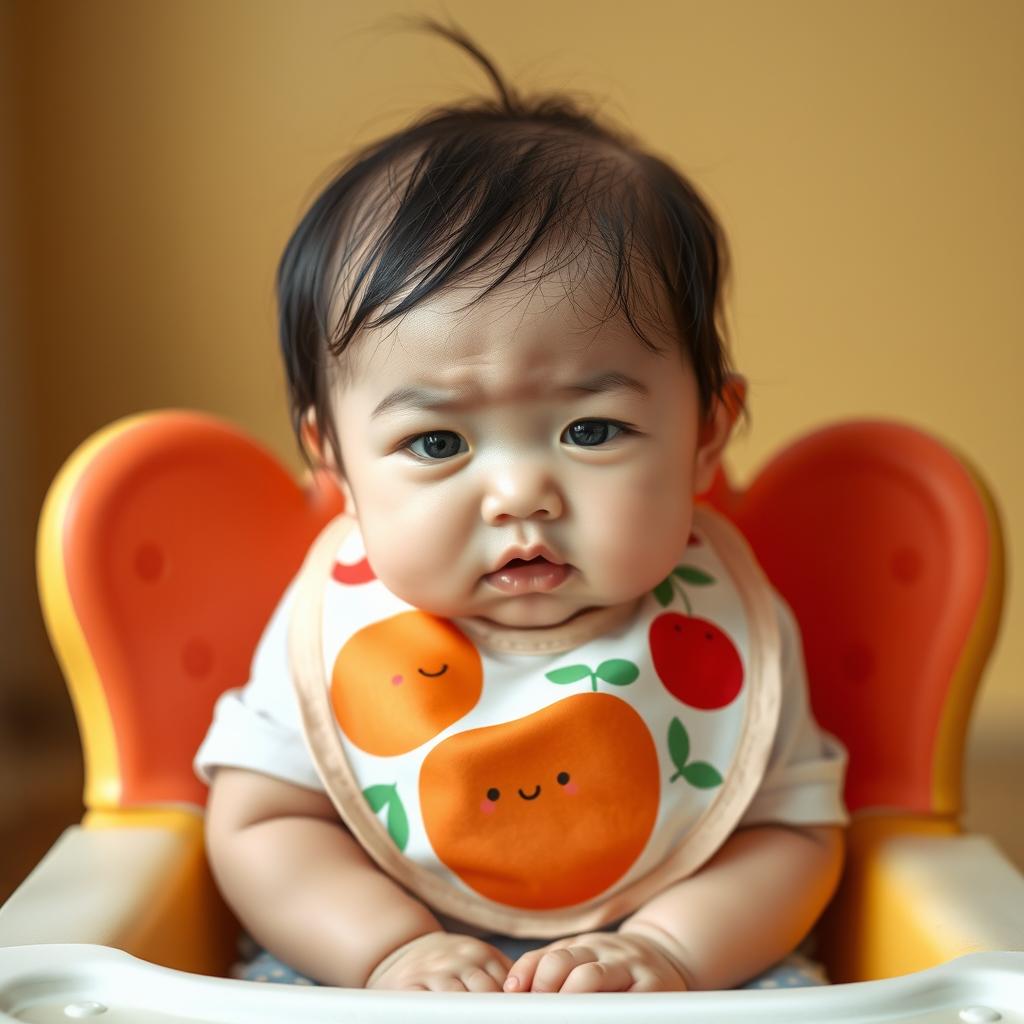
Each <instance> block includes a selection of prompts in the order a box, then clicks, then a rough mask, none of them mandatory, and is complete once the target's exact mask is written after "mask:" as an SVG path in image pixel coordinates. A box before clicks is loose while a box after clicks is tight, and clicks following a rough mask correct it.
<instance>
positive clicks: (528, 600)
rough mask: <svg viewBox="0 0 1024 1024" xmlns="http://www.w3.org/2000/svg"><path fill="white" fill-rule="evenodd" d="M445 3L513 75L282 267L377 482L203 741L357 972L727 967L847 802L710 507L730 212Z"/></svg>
mask: <svg viewBox="0 0 1024 1024" xmlns="http://www.w3.org/2000/svg"><path fill="white" fill-rule="evenodd" d="M435 28H436V26H435ZM437 30H438V31H440V32H442V33H443V34H445V35H447V36H448V37H449V38H450V39H451V40H453V41H454V42H456V43H457V44H459V45H460V46H462V47H463V48H464V49H466V50H467V51H468V52H470V53H471V54H472V55H473V56H474V57H475V58H476V59H477V60H478V61H480V63H481V64H482V65H483V67H484V68H485V70H486V71H487V72H488V73H489V74H490V75H491V77H492V78H493V80H494V82H495V83H496V86H497V89H498V93H499V99H498V100H497V101H495V102H490V103H486V102H485V103H478V104H475V105H471V106H464V107H461V108H457V109H448V110H441V111H436V112H433V113H431V114H429V115H428V116H426V117H425V118H424V119H422V120H420V121H419V122H417V123H416V124H414V125H413V126H412V127H410V128H408V129H406V130H404V131H402V132H399V133H397V134H395V135H393V136H390V137H388V138H386V139H384V140H382V141H380V142H378V143H376V144H374V145H372V146H370V147H368V148H367V149H365V150H364V151H363V152H361V153H360V154H358V156H357V157H356V158H355V159H354V160H353V161H351V162H350V163H349V165H348V166H347V168H346V169H345V170H344V171H343V172H342V173H340V174H339V176H338V177H337V178H335V180H334V181H333V182H332V183H331V184H330V185H329V186H328V187H327V188H326V189H325V190H324V191H323V192H322V194H321V195H320V196H319V197H318V198H317V200H316V201H315V202H314V204H313V206H312V208H311V209H310V210H309V212H308V213H307V214H306V216H305V217H304V219H303V220H302V222H301V223H300V225H299V227H298V229H297V230H296V232H295V234H294V235H293V237H292V239H291V240H290V242H289V244H288V247H287V250H286V252H285V254H284V257H283V260H282V263H281V267H280V271H279V277H278V287H279V300H280V323H281V342H282V348H283V353H284V359H285V365H286V369H287V374H288V381H289V387H290V390H291V404H292V411H293V418H294V424H295V428H296V431H297V433H298V435H299V437H300V439H301V441H302V443H303V447H304V450H305V451H306V453H307V454H308V455H309V457H310V459H311V461H313V462H314V463H315V464H316V465H318V466H322V467H325V468H326V469H327V470H329V471H330V472H331V473H332V474H333V475H334V477H335V479H336V480H337V482H338V484H339V486H340V487H341V489H342V492H343V494H344V495H345V501H346V506H345V515H344V516H343V517H341V518H340V519H339V520H337V521H335V522H334V523H332V524H331V525H330V526H329V527H328V528H327V530H326V531H325V533H324V534H323V535H322V536H321V538H320V539H319V540H318V541H317V543H316V544H315V545H314V547H313V549H312V551H311V553H310V556H309V558H308V560H307V563H306V565H305V566H304V567H303V570H302V571H301V572H300V574H299V577H298V578H297V580H296V582H295V584H293V586H292V587H291V588H289V590H288V592H287V593H286V594H285V596H284V598H283V599H282V601H281V604H280V606H279V607H278V609H277V611H276V612H275V614H274V616H273V618H272V620H271V622H270V625H269V626H268V628H267V631H266V633H265V635H264V638H263V640H262V641H261V644H260V647H259V649H258V651H257V654H256V658H255V661H254V666H253V673H252V679H251V680H250V682H249V684H248V685H247V686H246V687H245V688H244V689H243V690H237V691H230V692H229V693H227V694H225V695H224V696H223V697H222V698H221V700H220V701H219V703H218V706H217V710H216V714H215V720H214V723H213V725H212V726H211V729H210V732H209V733H208V735H207V737H206V740H205V741H204V743H203V746H202V747H201V749H200V751H199V753H198V754H197V757H196V769H197V771H198V772H199V774H200V775H201V777H203V778H204V779H205V780H206V781H208V782H209V784H210V798H209V804H208V809H207V847H208V854H209V861H210V864H211V867H212V870H213V872H214V875H215V878H216V880H217V882H218V884H219V886H220V888H221V890H222V892H223V895H224V897H225V899H226V900H227V902H228V903H229V905H230V906H231V907H232V908H233V909H234V911H235V912H236V914H237V916H238V918H239V919H240V921H241V922H242V923H243V925H244V926H245V927H246V928H247V930H248V931H249V932H250V934H251V935H252V936H253V937H254V938H255V939H256V940H257V941H258V942H260V943H261V944H263V945H264V946H265V947H266V948H267V950H269V951H270V952H271V953H273V954H274V955H275V956H276V957H278V958H280V960H282V961H283V962H285V963H287V964H289V965H291V966H292V967H293V968H295V969H296V970H298V971H300V972H302V973H303V974H305V975H307V976H308V977H310V978H313V979H316V980H317V981H319V982H321V983H325V984H332V985H342V986H357V987H361V986H365V987H369V988H387V989H419V990H430V991H470V992H498V991H505V992H519V993H523V992H596V991H654V990H684V989H714V988H728V987H733V986H736V985H738V984H741V983H742V982H744V981H746V980H748V979H750V978H751V977H753V976H754V975H757V974H758V973H759V972H762V971H764V970H765V969H766V968H768V967H769V966H771V965H772V964H774V963H776V962H778V961H779V960H780V959H781V958H783V957H784V956H785V955H786V954H787V953H789V952H790V951H792V950H793V949H794V948H795V947H796V945H797V944H798V943H799V942H800V940H801V939H802V938H803V937H804V936H805V935H806V934H807V932H808V931H809V929H810V928H811V926H812V925H813V924H814V922H815V920H816V919H817V917H818V915H819V914H820V912H821V910H822V909H823V908H824V906H825V905H826V903H827V902H828V900H829V898H830V896H831V895H832V892H833V890H834V888H835V886H836V883H837V880H838V877H839V872H840V867H841V862H842V838H841V835H842V833H841V826H842V825H843V824H844V823H845V821H846V817H845V812H844V810H843V806H842V801H841V796H840V793H841V787H842V777H843V768H844V753H843V751H842V749H841V747H839V745H838V744H837V743H836V742H835V741H834V740H833V739H832V738H831V737H829V736H828V735H827V734H824V733H822V732H820V731H819V730H818V729H817V727H816V725H815V723H814V720H813V717H812V715H811V712H810V710H809V707H808V703H807V694H806V683H805V680H804V677H803V668H802V658H801V654H800V642H799V636H798V634H797V631H796V625H795V622H794V621H793V618H792V614H791V613H790V611H789V610H788V608H787V607H786V606H785V603H784V602H783V601H782V599H781V598H780V597H779V596H778V595H777V594H775V592H774V591H773V590H772V589H771V587H770V585H769V584H768V583H767V581H766V580H765V579H764V577H763V576H762V575H761V573H760V571H759V569H758V568H757V566H756V563H755V562H754V561H753V558H752V556H751V555H750V552H749V550H748V549H747V548H746V546H745V545H744V544H743V542H742V539H741V538H739V537H738V535H737V534H736V531H735V530H734V529H733V528H732V527H731V526H729V524H728V523H727V522H726V521H725V520H724V519H721V518H720V517H718V516H715V515H714V514H713V513H711V512H709V511H707V510H706V509H704V510H702V509H696V510H695V498H696V496H697V495H700V494H701V493H703V492H705V491H707V490H708V489H709V488H710V486H711V484H712V481H713V479H714V477H715V473H716V469H717V467H718V465H719V460H720V458H721V455H722V451H723V449H724V448H725V446H726V443H727V441H728V439H729V436H730V433H731V430H732V428H733V426H734V423H735V421H736V419H737V417H738V415H739V414H740V413H741V412H742V409H743V404H744V395H745V384H744V382H743V380H742V378H740V377H739V376H738V375H736V374H735V373H733V372H732V371H731V370H730V368H729V363H728V358H727V354H726V351H725V348H724V345H723V342H722V338H721V333H720V329H719V323H720V312H721V311H720V302H721V287H722V279H723V276H724V267H725V249H724V241H723V239H722V236H721V232H720V229H719V227H718V225H717V223H716V221H715V220H714V218H713V216H712V215H711V213H710V212H709V210H708V208H707V207H706V206H705V204H704V203H703V202H702V200H701V199H700V197H699V196H698V195H697V193H696V192H695V190H694V189H693V188H692V186H690V185H689V184H688V183H687V182H686V181H685V180H684V179H683V178H681V177H680V176H679V175H678V174H677V173H676V172H675V171H674V170H673V169H671V168H670V167H669V166H668V165H667V164H665V163H664V162H662V161H661V160H659V159H657V158H655V157H653V156H651V155H649V154H647V153H645V152H644V151H643V150H642V149H640V148H639V147H638V146H637V145H635V144H634V143H633V142H632V141H631V140H629V139H627V138H625V137H624V136H622V135H621V134H619V133H617V132H615V131H612V130H610V129H608V128H605V127H603V126H601V125H599V124H597V123H596V122H595V120H594V119H593V118H591V117H590V116H587V115H586V114H584V113H582V112H580V111H579V110H578V109H577V108H576V107H574V106H573V105H572V104H571V103H570V102H568V101H566V100H562V99H559V98H548V99H544V100H541V101H534V102H526V101H523V100H522V99H520V98H519V97H517V96H516V95H515V94H514V93H513V92H512V91H511V90H510V89H509V88H508V87H507V86H506V85H505V83H504V82H503V81H502V79H501V77H500V76H499V74H498V73H497V72H496V71H495V69H494V67H493V66H492V65H491V63H490V62H489V61H488V60H487V59H486V58H485V57H484V56H483V55H482V54H481V53H480V52H479V50H478V49H477V48H476V47H475V46H474V45H473V44H472V43H471V42H469V41H468V40H466V39H465V38H464V37H462V36H461V35H459V34H458V33H455V32H452V31H450V30H444V29H440V28H437ZM396 780H397V781H396ZM510 936H512V937H518V938H520V939H523V938H529V939H532V940H533V941H532V943H525V944H524V943H522V942H520V943H519V944H518V946H516V945H515V944H511V945H510V943H509V941H508V937H510ZM529 946H532V947H533V948H528V947H529ZM524 948H525V949H526V951H525V952H524V951H523V949H524Z"/></svg>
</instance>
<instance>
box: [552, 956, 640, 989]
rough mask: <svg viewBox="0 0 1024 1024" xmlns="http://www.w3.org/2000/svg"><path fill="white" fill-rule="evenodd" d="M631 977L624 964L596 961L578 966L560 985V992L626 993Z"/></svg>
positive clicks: (630, 986) (631, 985)
mask: <svg viewBox="0 0 1024 1024" xmlns="http://www.w3.org/2000/svg"><path fill="white" fill-rule="evenodd" d="M632 987H633V976H632V975H631V974H630V972H629V970H628V969H627V968H626V966H625V965H624V964H606V963H601V962H600V961H596V962H593V963H587V964H580V966H579V967H576V968H574V969H573V970H572V971H571V972H570V973H569V977H568V978H566V979H565V981H564V982H563V983H562V987H561V989H559V991H560V992H628V991H629V989H631V988H632Z"/></svg>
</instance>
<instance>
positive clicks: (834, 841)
mask: <svg viewBox="0 0 1024 1024" xmlns="http://www.w3.org/2000/svg"><path fill="white" fill-rule="evenodd" d="M842 863H843V833H842V830H841V829H840V828H837V827H833V826H823V827H804V828H795V827H789V826H783V825H771V826H758V827H753V828H745V829H741V830H739V831H737V832H734V833H733V835H732V836H730V837H729V839H728V840H727V841H726V843H725V844H724V845H723V846H722V848H721V849H720V850H719V851H718V853H717V854H715V856H714V857H712V858H711V860H710V861H708V863H707V864H705V865H704V867H702V868H701V869H700V870H699V871H698V872H697V873H696V874H694V875H691V876H690V877H689V878H686V879H684V880H683V881H681V882H677V883H676V884H675V885H673V886H670V887H669V888H668V889H665V890H664V891H663V892H661V893H659V894H658V895H657V896H655V897H654V898H653V899H652V900H650V902H648V903H647V904H645V905H644V906H643V907H641V908H640V910H638V911H637V912H636V913H635V914H633V915H632V916H631V917H629V918H627V919H626V920H625V921H623V923H622V924H621V925H620V927H619V930H618V932H617V933H608V932H593V933H589V934H586V935H577V936H572V937H569V938H566V939H560V940H559V941H558V942H554V943H551V945H549V946H546V947H544V948H543V949H540V950H536V951H534V952H532V953H527V954H525V955H524V956H522V957H520V959H519V960H518V961H516V963H515V964H513V966H512V969H511V970H510V971H509V976H508V979H507V980H506V982H505V990H506V991H508V992H525V991H534V992H594V991H654V990H680V989H723V988H732V987H734V986H736V985H738V984H740V983H742V982H744V981H746V980H747V979H749V978H751V977H754V976H755V975H756V974H758V973H760V972H761V971H763V970H765V969H766V968H768V967H770V966H771V965H772V964H773V963H776V962H777V961H779V960H781V959H782V958H783V957H784V956H786V954H788V953H790V952H791V951H792V950H793V949H794V948H795V947H796V946H797V945H798V944H799V942H800V940H801V939H803V937H804V936H805V935H806V934H807V933H808V932H809V931H810V929H811V926H812V925H813V924H814V922H815V921H816V920H817V918H818V916H819V915H820V913H821V911H822V910H823V909H824V908H825V905H826V904H827V903H828V901H829V899H830V898H831V896H832V893H833V892H834V891H835V887H836V884H837V883H838V881H839V873H840V870H841V868H842Z"/></svg>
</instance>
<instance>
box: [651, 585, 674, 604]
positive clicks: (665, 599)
mask: <svg viewBox="0 0 1024 1024" xmlns="http://www.w3.org/2000/svg"><path fill="white" fill-rule="evenodd" d="M654 596H655V597H656V598H657V599H658V604H660V605H661V607H662V608H667V607H668V606H669V605H670V604H671V603H672V580H671V578H669V579H665V580H662V581H661V582H660V583H659V584H658V585H657V586H656V587H655V588H654Z"/></svg>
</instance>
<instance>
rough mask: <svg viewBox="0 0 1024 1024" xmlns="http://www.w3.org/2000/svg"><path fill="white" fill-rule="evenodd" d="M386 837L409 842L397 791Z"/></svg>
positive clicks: (402, 844) (398, 842) (401, 844)
mask: <svg viewBox="0 0 1024 1024" xmlns="http://www.w3.org/2000/svg"><path fill="white" fill-rule="evenodd" d="M712 770H713V769H712ZM718 781H719V782H721V781H722V780H721V779H719V780H718ZM388 835H389V836H391V840H392V842H393V843H394V844H395V846H397V847H398V848H399V849H400V850H404V849H405V846H406V843H408V842H409V818H408V816H407V815H406V813H405V808H404V807H403V806H402V801H401V800H399V799H398V791H397V790H396V791H395V799H394V801H393V802H392V804H391V806H390V807H389V808H388Z"/></svg>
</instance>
